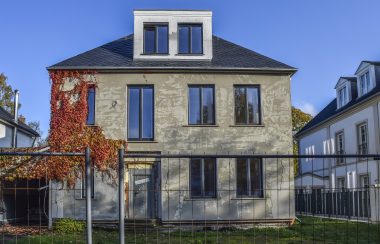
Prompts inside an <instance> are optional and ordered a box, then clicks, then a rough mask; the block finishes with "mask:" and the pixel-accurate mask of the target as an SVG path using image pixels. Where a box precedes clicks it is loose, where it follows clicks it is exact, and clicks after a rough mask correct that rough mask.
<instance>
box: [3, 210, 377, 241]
mask: <svg viewBox="0 0 380 244" xmlns="http://www.w3.org/2000/svg"><path fill="white" fill-rule="evenodd" d="M301 220H302V224H300V223H296V224H295V225H293V226H292V227H290V228H252V229H249V230H229V231H227V230H225V231H222V230H219V231H206V232H203V231H193V232H192V231H181V232H180V231H176V232H171V233H168V232H164V231H158V230H153V231H152V230H150V231H147V232H144V231H143V232H141V231H140V233H134V232H126V233H125V235H126V238H125V242H126V243H193V244H198V243H199V244H201V243H231V244H245V243H301V242H302V243H380V225H374V224H366V223H357V222H348V221H338V220H329V219H319V218H312V217H302V218H301ZM93 242H94V243H118V232H117V231H105V230H94V234H93ZM7 243H85V239H84V235H83V234H77V235H74V234H71V235H70V234H65V235H63V234H57V233H53V232H51V233H48V234H45V235H36V236H27V237H19V238H17V241H16V240H13V241H8V242H7Z"/></svg>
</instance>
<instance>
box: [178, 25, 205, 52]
mask: <svg viewBox="0 0 380 244" xmlns="http://www.w3.org/2000/svg"><path fill="white" fill-rule="evenodd" d="M178 53H179V54H202V53H203V38H202V25H201V24H180V25H178Z"/></svg>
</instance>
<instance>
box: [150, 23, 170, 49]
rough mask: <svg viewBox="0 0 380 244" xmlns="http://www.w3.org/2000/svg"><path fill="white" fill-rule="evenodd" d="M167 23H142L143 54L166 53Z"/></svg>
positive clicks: (167, 45) (167, 46) (167, 47)
mask: <svg viewBox="0 0 380 244" xmlns="http://www.w3.org/2000/svg"><path fill="white" fill-rule="evenodd" d="M168 34H169V31H168V25H167V24H146V25H144V54H168V51H169V42H168V39H169V37H168Z"/></svg>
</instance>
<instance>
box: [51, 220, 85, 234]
mask: <svg viewBox="0 0 380 244" xmlns="http://www.w3.org/2000/svg"><path fill="white" fill-rule="evenodd" d="M85 228H86V224H85V223H84V221H80V220H75V219H71V218H63V219H59V220H57V221H56V222H55V224H54V230H55V231H57V232H59V233H80V232H83V231H84V229H85Z"/></svg>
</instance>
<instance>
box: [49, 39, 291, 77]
mask: <svg viewBox="0 0 380 244" xmlns="http://www.w3.org/2000/svg"><path fill="white" fill-rule="evenodd" d="M54 69H96V70H102V69H104V70H107V69H110V70H115V69H121V70H122V69H125V70H145V69H147V70H152V69H154V70H206V71H207V70H211V71H213V70H257V71H273V72H282V73H289V74H293V73H295V72H296V68H294V67H291V66H289V65H286V64H284V63H281V62H279V61H276V60H274V59H271V58H268V57H266V56H264V55H261V54H259V53H257V52H254V51H252V50H249V49H247V48H244V47H242V46H239V45H237V44H234V43H232V42H229V41H226V40H224V39H222V38H219V37H216V36H213V58H212V60H211V61H210V60H197V61H195V60H193V61H190V60H169V59H168V60H143V59H138V60H134V59H133V34H131V35H129V36H126V37H123V38H120V39H118V40H115V41H112V42H110V43H107V44H105V45H102V46H100V47H97V48H94V49H92V50H89V51H87V52H84V53H82V54H79V55H77V56H74V57H72V58H69V59H66V60H64V61H62V62H59V63H57V64H55V65H52V66H50V67H48V70H54Z"/></svg>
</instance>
